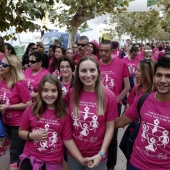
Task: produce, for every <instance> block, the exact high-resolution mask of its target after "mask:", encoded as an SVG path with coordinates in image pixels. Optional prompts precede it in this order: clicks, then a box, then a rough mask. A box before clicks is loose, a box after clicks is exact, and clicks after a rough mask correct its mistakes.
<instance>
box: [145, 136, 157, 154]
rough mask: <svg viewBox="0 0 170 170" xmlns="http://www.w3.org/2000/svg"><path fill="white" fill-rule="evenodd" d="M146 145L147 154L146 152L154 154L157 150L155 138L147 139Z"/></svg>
mask: <svg viewBox="0 0 170 170" xmlns="http://www.w3.org/2000/svg"><path fill="white" fill-rule="evenodd" d="M148 143H149V145H148V146H145V148H146V152H147V153H148V150H149V151H152V152H155V150H156V149H157V146H156V140H155V138H154V137H152V138H150V139H148Z"/></svg>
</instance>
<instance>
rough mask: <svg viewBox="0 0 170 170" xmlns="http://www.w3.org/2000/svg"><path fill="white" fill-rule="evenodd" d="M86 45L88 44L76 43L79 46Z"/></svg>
mask: <svg viewBox="0 0 170 170" xmlns="http://www.w3.org/2000/svg"><path fill="white" fill-rule="evenodd" d="M86 45H88V44H80V43H77V46H81V47H85V46H86Z"/></svg>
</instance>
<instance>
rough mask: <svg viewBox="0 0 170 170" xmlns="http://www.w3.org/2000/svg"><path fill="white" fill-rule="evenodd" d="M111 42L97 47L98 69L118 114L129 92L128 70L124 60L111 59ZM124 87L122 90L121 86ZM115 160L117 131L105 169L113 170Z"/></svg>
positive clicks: (108, 41)
mask: <svg viewBox="0 0 170 170" xmlns="http://www.w3.org/2000/svg"><path fill="white" fill-rule="evenodd" d="M111 55H112V42H111V41H110V40H103V41H102V42H101V43H100V45H99V56H100V60H99V67H100V71H101V77H102V81H103V84H104V86H105V87H106V88H108V89H109V90H111V91H112V92H114V93H115V95H116V98H117V104H118V112H119V115H120V112H121V101H122V99H123V98H124V97H125V95H126V94H127V93H128V92H129V90H130V83H129V76H130V73H129V70H128V67H127V64H126V63H125V62H124V60H122V59H119V58H116V57H113V58H112V56H111ZM123 84H124V87H123V88H122V85H123ZM116 160H117V129H115V131H114V136H113V139H112V141H111V143H110V145H109V148H108V161H107V168H108V169H109V170H113V169H114V166H115V165H116Z"/></svg>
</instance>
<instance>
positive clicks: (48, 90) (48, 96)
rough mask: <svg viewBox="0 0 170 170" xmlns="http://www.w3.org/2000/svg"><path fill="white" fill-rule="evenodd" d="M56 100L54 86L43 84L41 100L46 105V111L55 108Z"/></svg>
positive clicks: (47, 83)
mask: <svg viewBox="0 0 170 170" xmlns="http://www.w3.org/2000/svg"><path fill="white" fill-rule="evenodd" d="M57 98H58V90H57V87H56V85H54V84H51V83H49V82H45V83H44V87H43V91H42V100H43V101H44V102H45V103H46V104H47V108H48V109H52V110H53V109H54V108H55V101H56V100H57Z"/></svg>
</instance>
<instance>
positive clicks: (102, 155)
mask: <svg viewBox="0 0 170 170" xmlns="http://www.w3.org/2000/svg"><path fill="white" fill-rule="evenodd" d="M169 57H170V46H169V43H168V42H166V43H164V42H162V43H158V42H151V43H146V44H141V43H132V42H131V41H130V40H129V39H127V40H126V43H125V44H124V46H123V47H120V45H119V42H117V41H113V42H111V41H109V40H102V41H101V42H100V43H98V42H97V41H96V40H93V41H90V42H89V38H88V37H86V36H80V37H79V38H78V40H77V42H75V43H74V44H73V45H72V47H71V48H68V49H64V48H63V47H62V44H61V42H60V41H58V40H54V44H52V45H50V46H49V49H48V53H47V52H46V51H45V48H44V45H43V43H42V42H41V41H38V42H36V43H33V42H31V43H29V44H28V46H27V48H26V50H25V52H24V54H23V57H22V59H21V60H20V59H19V58H18V57H17V54H16V52H15V49H14V47H13V46H12V45H11V44H9V43H5V42H4V40H3V38H2V37H0V102H1V105H0V112H1V114H0V125H1V127H2V128H1V129H2V130H1V131H2V132H3V133H1V136H0V138H1V146H0V156H3V155H4V154H5V153H6V152H7V147H8V146H10V170H18V169H21V170H31V169H34V170H40V169H41V168H42V170H45V169H46V170H61V169H62V170H67V169H69V170H75V169H76V170H88V169H93V170H104V169H105V168H107V169H108V170H113V169H114V167H115V165H116V162H117V147H118V146H117V145H118V142H117V133H118V129H117V128H119V127H123V126H125V125H127V124H130V123H132V122H133V121H135V120H136V119H137V117H136V116H134V115H133V114H132V112H134V113H136V110H135V108H136V105H135V104H136V103H137V100H138V99H139V97H140V96H141V95H142V94H145V93H152V92H154V95H155V92H156V91H157V90H158V89H159V88H160V89H159V90H158V95H157V97H160V96H161V95H159V94H161V92H160V93H159V91H161V90H162V89H163V88H164V86H170V84H168V85H164V84H163V85H162V86H161V85H159V87H158V88H155V86H154V83H153V82H154V76H155V75H156V76H157V77H158V76H160V77H161V76H162V75H163V74H165V73H164V72H163V73H162V72H161V71H160V72H161V73H159V74H160V75H157V71H159V67H161V68H162V67H163V68H164V64H162V65H161V64H160V63H164V60H165V61H166V63H168V64H169V63H170V61H169V60H168V59H169ZM164 58H165V59H164ZM159 62H160V63H159ZM155 63H158V64H157V67H156V69H154V67H155ZM165 68H168V69H169V68H170V66H167V65H166V66H165ZM155 70H156V71H155ZM168 71H169V70H168ZM165 72H166V71H165ZM167 74H168V76H169V75H170V73H167ZM157 81H158V80H157ZM169 83H170V82H169ZM160 86H161V87H160ZM167 93H168V95H169V91H168V92H167ZM156 94H157V93H156ZM151 97H152V98H151ZM151 97H149V99H147V100H149V101H148V102H149V103H150V105H152V101H155V99H153V95H151ZM156 99H157V98H156ZM167 100H168V101H166V102H168V103H169V102H170V101H169V98H168V99H167ZM161 102H162V98H161ZM134 103H135V104H134ZM123 105H124V107H125V110H124V112H125V113H124V114H123V118H122V116H121V115H122V106H123ZM158 105H159V104H158ZM152 106H153V105H152ZM165 108H166V109H167V108H169V106H167V105H165ZM145 110H147V109H146V108H145ZM154 111H155V110H154ZM155 112H156V111H155ZM165 112H166V111H165ZM149 114H150V113H148V115H149ZM154 114H156V113H154ZM157 117H158V118H157V119H155V120H154V121H156V120H157V121H160V120H159V119H161V118H160V117H159V116H157ZM163 118H166V119H168V118H167V115H163V117H162V119H163ZM147 119H148V118H147ZM162 119H161V120H162ZM144 120H145V119H144ZM147 121H148V122H149V120H147ZM144 123H145V125H146V124H147V123H146V122H144ZM150 124H151V123H150ZM158 124H159V123H155V128H158ZM156 125H157V127H156ZM161 127H162V128H163V125H161ZM143 128H145V129H144V130H143V133H144V132H145V134H146V132H147V131H149V125H148V124H147V125H146V126H144V125H143ZM168 128H170V126H168V125H166V127H165V130H167V129H168ZM154 132H156V130H155V131H154ZM154 132H152V133H154ZM162 133H163V135H162V137H160V138H159V144H158V145H156V142H155V141H152V139H153V138H154V136H152V137H148V136H145V134H142V135H143V138H142V140H150V141H148V143H149V145H148V147H145V148H146V150H147V153H145V152H144V151H141V152H144V153H143V155H144V156H143V160H141V159H140V158H138V157H140V156H139V154H138V150H137V149H134V152H133V153H132V159H131V161H130V160H129V159H130V158H129V159H127V161H128V166H127V169H128V170H139V169H142V168H143V167H145V168H144V169H147V167H146V166H145V165H144V164H145V163H146V164H147V163H150V162H152V158H151V161H150V156H149V157H147V156H146V155H150V154H152V153H150V152H154V153H155V152H156V150H157V148H156V147H158V148H159V149H160V154H164V153H165V152H164V148H165V146H166V145H168V146H169V147H170V145H169V138H168V137H169V136H168V135H169V134H165V133H167V132H166V131H163V132H162ZM149 135H150V134H149ZM159 135H160V134H159ZM162 139H163V141H164V142H162V143H161V142H160V141H161V140H162ZM16 141H17V142H16ZM136 145H138V146H139V147H140V148H142V147H143V146H142V144H141V143H140V140H139V139H138V140H137V144H136ZM162 145H163V146H164V148H163V146H162ZM138 146H136V147H138ZM161 147H162V148H161ZM157 152H158V151H157ZM168 152H169V151H168ZM166 154H167V155H168V153H166ZM136 155H137V157H136ZM167 155H162V157H164V158H165V160H166V157H167ZM159 156H160V155H159ZM159 156H158V157H159ZM168 158H169V155H168ZM158 160H159V159H158V158H156V160H154V164H156V162H157V161H158ZM161 160H162V159H161ZM144 161H145V162H144ZM133 162H134V163H133ZM158 162H159V161H158ZM165 162H166V161H165ZM166 163H167V162H166ZM153 167H154V165H152V164H151V165H150V166H149V168H148V170H150V169H152V168H153ZM162 167H164V165H163V163H162V164H161V166H158V170H161V168H162ZM168 168H170V167H169V166H168V165H167V166H165V167H164V168H162V169H168Z"/></svg>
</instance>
